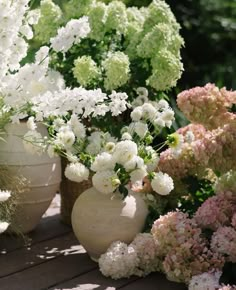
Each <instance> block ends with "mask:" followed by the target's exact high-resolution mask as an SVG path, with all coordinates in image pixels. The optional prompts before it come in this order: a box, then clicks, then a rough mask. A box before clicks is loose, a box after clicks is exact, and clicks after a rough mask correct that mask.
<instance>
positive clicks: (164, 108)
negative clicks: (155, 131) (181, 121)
mask: <svg viewBox="0 0 236 290" xmlns="http://www.w3.org/2000/svg"><path fill="white" fill-rule="evenodd" d="M142 89H143V88H142ZM138 92H139V96H138V97H137V99H136V100H135V102H134V103H133V106H134V110H133V111H132V113H131V118H132V120H133V122H134V125H133V127H134V131H135V132H136V133H137V134H138V135H139V136H140V135H143V134H145V127H144V125H145V123H146V122H147V121H149V122H150V123H151V124H153V125H154V126H155V127H157V128H159V129H161V128H163V127H168V128H170V126H171V125H172V122H173V120H174V111H173V110H172V109H171V108H170V106H169V104H168V102H166V101H165V100H160V101H159V102H149V101H148V99H147V95H146V93H145V92H143V90H140V88H139V91H138ZM141 93H142V94H141Z"/></svg>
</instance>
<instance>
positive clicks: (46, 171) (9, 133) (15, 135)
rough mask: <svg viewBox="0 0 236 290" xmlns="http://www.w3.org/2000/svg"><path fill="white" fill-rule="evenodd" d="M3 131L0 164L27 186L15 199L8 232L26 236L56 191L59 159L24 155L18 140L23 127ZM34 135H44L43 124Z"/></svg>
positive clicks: (44, 154) (59, 171)
mask: <svg viewBox="0 0 236 290" xmlns="http://www.w3.org/2000/svg"><path fill="white" fill-rule="evenodd" d="M5 129H6V134H5V135H4V136H3V138H4V139H5V141H6V142H1V144H0V164H1V165H7V166H8V168H9V169H10V170H14V173H16V174H18V175H20V176H24V177H25V178H26V180H27V184H28V185H27V188H26V190H25V191H24V192H22V193H21V194H20V195H19V196H18V198H17V206H16V212H15V214H14V216H13V217H12V221H11V229H12V230H14V229H16V230H17V231H19V232H21V233H28V232H30V231H32V230H33V229H34V228H35V227H36V226H37V224H38V223H39V221H40V219H41V217H42V215H43V214H44V213H45V211H46V210H47V208H48V207H49V205H50V203H51V201H52V199H53V197H54V196H55V194H56V192H57V191H58V190H59V186H60V181H61V163H60V158H59V157H58V158H50V157H49V156H48V154H47V153H43V154H42V155H40V156H39V155H32V154H30V153H28V152H26V150H25V148H24V145H23V142H22V141H23V140H22V137H23V136H24V135H25V133H26V132H27V131H28V128H27V126H26V123H20V124H8V125H7V126H6V127H5ZM37 131H38V132H40V133H41V134H42V136H46V135H47V129H46V127H45V126H44V125H43V124H38V127H37Z"/></svg>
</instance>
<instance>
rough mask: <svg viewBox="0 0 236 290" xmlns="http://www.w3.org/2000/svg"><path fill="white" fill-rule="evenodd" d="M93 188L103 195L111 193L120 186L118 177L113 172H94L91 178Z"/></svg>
mask: <svg viewBox="0 0 236 290" xmlns="http://www.w3.org/2000/svg"><path fill="white" fill-rule="evenodd" d="M92 182H93V186H94V187H95V188H96V189H97V190H98V191H99V192H101V193H103V194H109V193H112V192H113V191H114V190H115V189H116V188H117V187H118V186H119V184H120V182H119V179H118V176H117V175H116V173H115V171H113V170H104V171H98V172H96V173H95V174H94V175H93V177H92Z"/></svg>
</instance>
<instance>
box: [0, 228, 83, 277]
mask: <svg viewBox="0 0 236 290" xmlns="http://www.w3.org/2000/svg"><path fill="white" fill-rule="evenodd" d="M75 251H77V252H78V251H80V252H85V250H84V248H83V247H82V246H80V245H79V243H78V241H77V239H76V238H75V236H74V234H72V233H69V234H66V235H64V236H60V237H57V238H54V239H51V240H47V241H44V242H42V243H37V244H36V245H34V246H32V247H27V248H26V247H24V248H21V249H19V250H17V251H13V252H11V253H8V254H6V255H1V256H0V269H1V271H0V277H4V276H7V275H10V274H13V273H15V272H19V271H22V270H24V269H27V268H30V267H33V266H36V265H39V264H41V263H44V262H45V261H47V260H49V259H54V258H56V257H58V256H62V255H65V254H68V253H72V252H75Z"/></svg>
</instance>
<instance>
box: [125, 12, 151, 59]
mask: <svg viewBox="0 0 236 290" xmlns="http://www.w3.org/2000/svg"><path fill="white" fill-rule="evenodd" d="M127 16H128V25H127V29H126V33H125V37H126V41H125V44H126V50H125V52H126V53H127V54H128V56H129V58H130V60H131V59H135V58H137V46H138V44H139V43H140V41H141V39H142V38H141V33H142V31H143V23H144V21H145V19H146V16H147V8H145V7H143V8H141V9H138V8H136V7H130V8H128V9H127Z"/></svg>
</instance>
